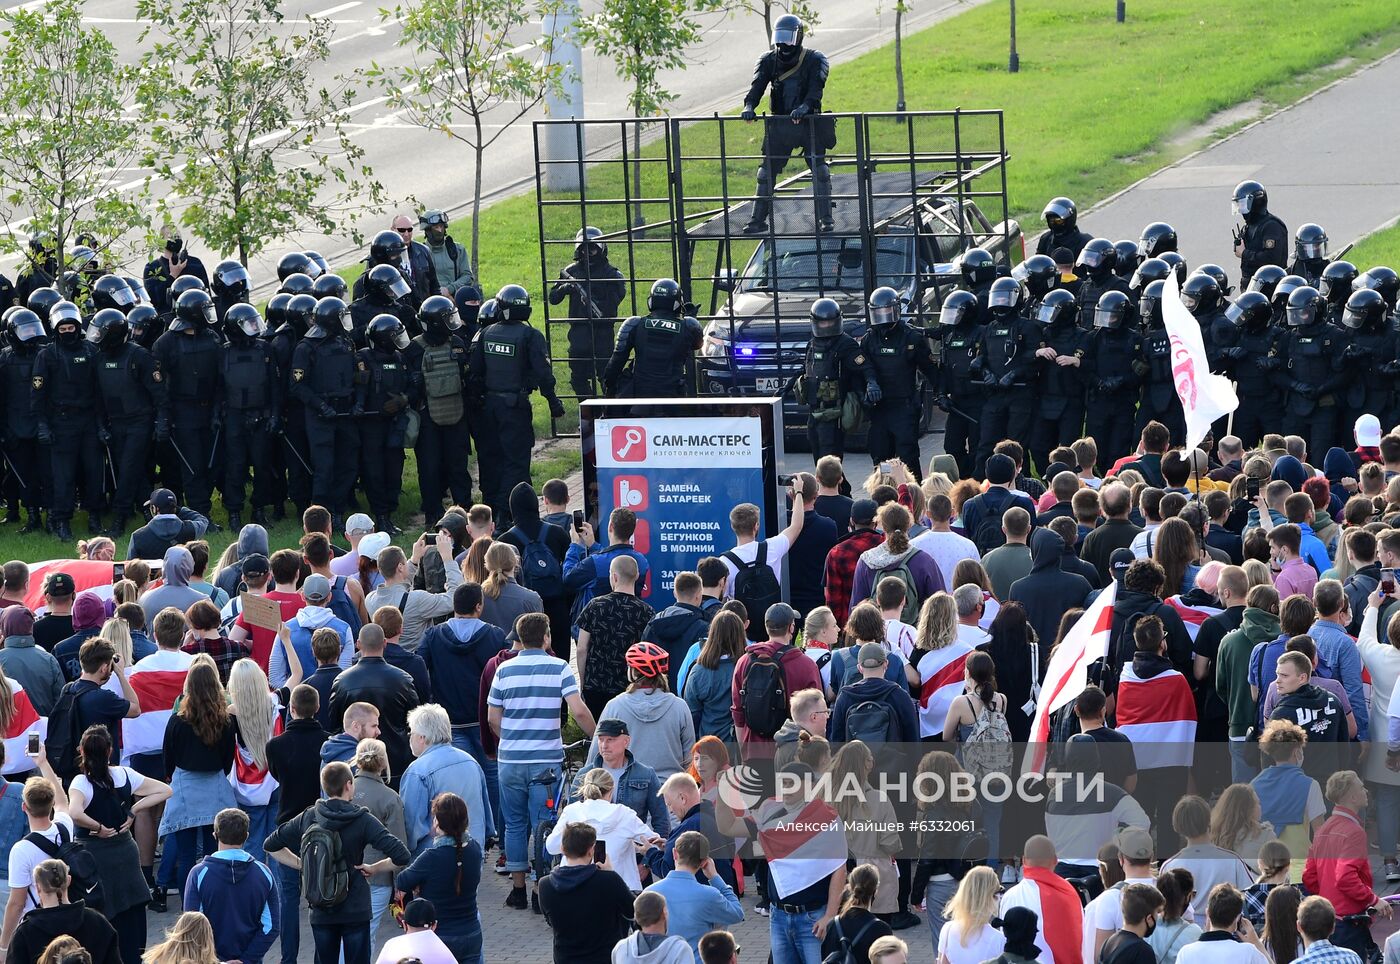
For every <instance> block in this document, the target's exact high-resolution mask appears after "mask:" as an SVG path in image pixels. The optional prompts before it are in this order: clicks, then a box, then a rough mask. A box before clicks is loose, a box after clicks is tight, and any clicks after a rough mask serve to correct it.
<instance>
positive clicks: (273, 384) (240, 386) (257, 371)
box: [220, 304, 283, 532]
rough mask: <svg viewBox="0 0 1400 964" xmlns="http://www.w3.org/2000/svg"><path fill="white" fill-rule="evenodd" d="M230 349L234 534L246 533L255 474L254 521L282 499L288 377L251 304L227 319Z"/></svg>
mask: <svg viewBox="0 0 1400 964" xmlns="http://www.w3.org/2000/svg"><path fill="white" fill-rule="evenodd" d="M224 334H225V336H227V338H228V347H227V348H225V349H224V355H223V359H222V373H221V374H222V377H221V379H220V380H221V382H222V384H223V397H222V407H223V426H224V486H223V488H224V508H226V509H228V525H229V528H230V529H232V530H233V531H234V532H237V531H238V530H240V529H242V528H243V493H244V492H245V491H246V489H247V482H248V471H249V469H251V470H252V472H253V503H252V505H253V521H254V522H256V523H258V524H259V525H265V524H266V523H267V516H266V515H265V514H264V513H263V508H264V507H265V506H269V505H272V504H273V503H274V502H275V501H276V499H277V489H276V487H275V485H274V484H273V469H272V464H273V463H272V446H273V443H274V441H275V440H276V438H277V436H278V435H280V434H281V432H282V424H281V423H282V415H281V412H282V391H283V388H282V386H283V377H282V373H281V370H280V369H279V368H278V367H277V350H276V347H275V346H274V345H273V343H272V342H271V341H269V340H268V339H266V338H265V337H263V336H264V334H265V331H264V325H263V319H262V316H261V315H259V314H258V309H256V308H254V307H253V306H252V305H248V304H236V305H233V306H232V307H230V308H229V310H228V313H227V314H225V315H224Z"/></svg>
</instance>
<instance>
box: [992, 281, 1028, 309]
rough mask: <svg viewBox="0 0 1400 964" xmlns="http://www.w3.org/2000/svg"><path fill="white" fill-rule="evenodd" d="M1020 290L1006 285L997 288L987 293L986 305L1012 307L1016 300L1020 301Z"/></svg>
mask: <svg viewBox="0 0 1400 964" xmlns="http://www.w3.org/2000/svg"><path fill="white" fill-rule="evenodd" d="M1020 295H1021V292H1020V291H1019V290H1018V289H1016V288H1012V287H1011V286H1010V285H1007V286H1005V287H1002V288H998V289H996V290H994V291H992V292H991V293H989V294H988V295H987V305H988V306H989V307H992V308H1014V307H1015V306H1016V302H1018V301H1020V300H1021V298H1020Z"/></svg>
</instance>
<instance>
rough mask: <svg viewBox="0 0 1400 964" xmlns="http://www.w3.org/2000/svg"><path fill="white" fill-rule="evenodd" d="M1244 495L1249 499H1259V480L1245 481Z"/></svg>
mask: <svg viewBox="0 0 1400 964" xmlns="http://www.w3.org/2000/svg"><path fill="white" fill-rule="evenodd" d="M1244 494H1245V495H1246V496H1247V497H1248V498H1250V499H1257V498H1259V480H1258V479H1255V478H1248V479H1245V480H1244Z"/></svg>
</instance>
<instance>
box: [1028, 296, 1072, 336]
mask: <svg viewBox="0 0 1400 964" xmlns="http://www.w3.org/2000/svg"><path fill="white" fill-rule="evenodd" d="M1078 317H1079V302H1078V301H1076V300H1075V297H1074V294H1073V293H1072V292H1069V291H1066V290H1065V289H1064V288H1056V289H1055V290H1054V291H1052V292H1050V293H1049V294H1047V295H1046V296H1045V298H1044V300H1042V301H1041V302H1040V307H1038V308H1037V309H1036V310H1035V320H1036V321H1038V322H1040V323H1041V324H1042V325H1044V326H1045V327H1046V328H1054V327H1055V326H1056V325H1062V324H1064V323H1066V322H1069V323H1071V324H1072V323H1073V322H1074V321H1075V320H1077V319H1078Z"/></svg>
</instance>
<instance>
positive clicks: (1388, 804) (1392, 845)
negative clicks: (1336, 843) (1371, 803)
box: [1371, 747, 1400, 860]
mask: <svg viewBox="0 0 1400 964" xmlns="http://www.w3.org/2000/svg"><path fill="white" fill-rule="evenodd" d="M1372 752H1373V753H1374V752H1375V748H1374V747H1373V748H1372ZM1371 789H1372V790H1374V791H1375V795H1376V828H1377V831H1378V836H1379V837H1380V845H1381V857H1383V858H1384V859H1386V860H1389V859H1390V858H1392V857H1394V856H1395V850H1396V847H1397V842H1396V838H1397V835H1400V786H1395V785H1394V784H1390V783H1373V784H1371Z"/></svg>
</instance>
